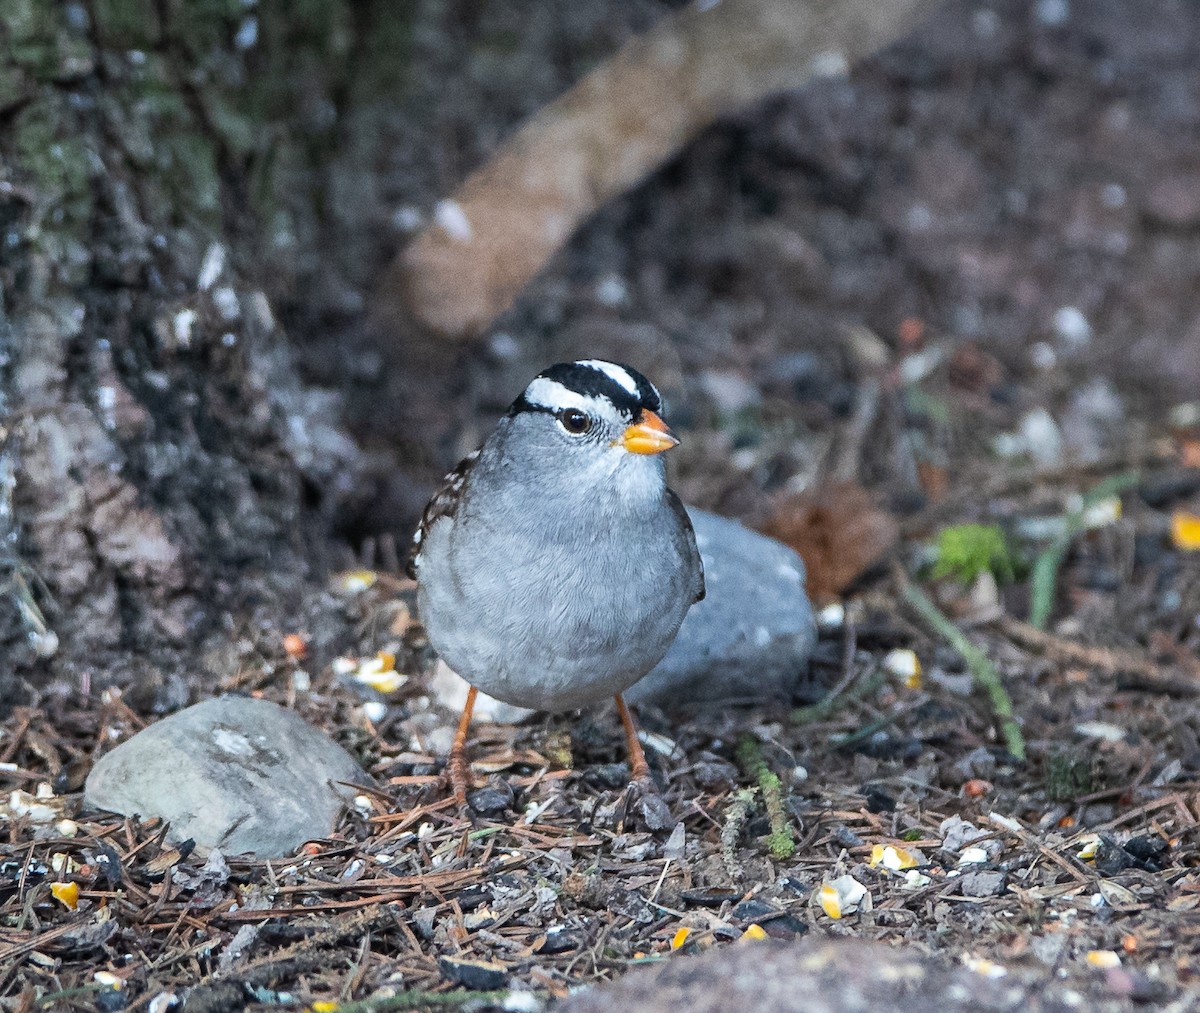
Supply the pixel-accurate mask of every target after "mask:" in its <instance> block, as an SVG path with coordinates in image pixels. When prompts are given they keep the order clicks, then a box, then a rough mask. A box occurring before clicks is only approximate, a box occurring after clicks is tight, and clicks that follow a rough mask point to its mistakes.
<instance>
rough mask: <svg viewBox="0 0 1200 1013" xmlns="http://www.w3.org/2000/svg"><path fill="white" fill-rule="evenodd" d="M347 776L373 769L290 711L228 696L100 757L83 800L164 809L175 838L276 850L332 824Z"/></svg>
mask: <svg viewBox="0 0 1200 1013" xmlns="http://www.w3.org/2000/svg"><path fill="white" fill-rule="evenodd" d="M341 781H349V782H353V783H355V784H369V783H370V778H369V777H368V776H367V774H366V773H365V772H364V771H363V770H362V768H361V767H359V765H358V764H357V763H355V762H354V759H353V757H351V756H350V754H349V753H347V752H346V751H345V750H344V749H342V747H341V746H339V745H338V744H337V743H336V742H334V741H333V740H332V739H330V738H329V737H328V736H326V735H325V734H324V733H322V732H319V731H317V729H315V728H313V727H312V726H311V725H309V724H307V723H306V722H304V721H303V720H302V719H301V718H300V717H298V716H297V715H296V714H294V713H293V712H292V711H289V710H285V709H284V708H282V707H280V706H278V705H276V704H273V703H270V702H268V701H266V700H253V699H249V698H246V697H233V696H225V697H220V698H218V699H215V700H205V701H204V702H203V703H198V704H196V705H195V706H194V707H188V708H186V709H184V710H181V711H179V712H178V713H175V714H172V715H171V716H170V717H168V718H164V719H163V720H162V721H159V722H157V723H156V724H153V725H151V726H150V727H149V728H147V729H145V730H144V731H141V732H139V733H138V734H137V735H135V736H134V737H133V738H132V739H130V740H129V741H128V742H123V743H122V744H121V745H119V746H117V748H116V749H114V750H113V751H112V752H111V753H108V754H107V755H105V756H103V757H101V758H100V761H99V762H98V763H97V764H96V766H95V767H94V768H93V769H92V772H91V773H90V774H89V775H88V779H87V784H86V786H85V788H84V802H85V804H87V805H89V806H94V807H95V808H97V809H106V810H108V811H110V812H115V813H120V814H121V815H123V816H133V815H135V814H136V815H138V816H141V817H143V818H148V817H151V816H157V817H160V818H162V819H163V820H165V821H167V822H168V823H170V831H169V833H168V838H169V839H170V840H172V841H176V842H177V841H182V840H186V839H188V838H191V839H192V840H194V841H195V842H196V844H197V846H198V847H200V848H204V849H208V848H220V849H221V851H223V852H224V853H225V854H227V855H236V854H251V855H255V856H257V857H260V858H277V857H281V856H284V855H290V854H292V853H293V852H294V851H295V850H296V848H298V847H299V846H300V845H301V844H303V843H304V842H305V841H307V840H310V839H312V838H314V837H321V836H323V835H325V834H328V833H330V832H331V831H332V830H333V829H334V827H335V825H336V822H337V819H338V814H339V813H340V811H341V810H342V808H343V807H344V805H345V803H346V801H347V800H348V799H350V798H352V797H353V796H354V790H353V789H352V788H347V787H345V786H344V785H341V784H339V783H338V782H341Z"/></svg>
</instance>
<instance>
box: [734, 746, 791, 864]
mask: <svg viewBox="0 0 1200 1013" xmlns="http://www.w3.org/2000/svg"><path fill="white" fill-rule="evenodd" d="M737 756H738V762H739V763H740V764H741V765H742V769H743V770H744V771H745V772H746V774H747V775H748V776H749V777H752V778H753V779H754V781H755V783H756V784H757V785H758V790H759V791H760V792H761V793H762V798H763V805H764V806H766V809H767V819H768V820H769V821H770V824H771V833H770V834H769V835H768V837H767V850H768V851H770V853H771V857H772V858H791V857H792V855H793V854H794V853H795V851H796V841H795V840H794V839H793V837H792V828H791V825H790V824H789V823H788V818H787V812H786V811H785V810H784V808H783V783H782V782H781V781H780V780H779V776H778V775H777V774H776V773H775V772H774V771H773V770H771V768H770V767H768V766H767V761H766V760H764V759H763V755H762V750H761V749H760V748H759V745H758V742H757V741H755V739H754V737H753V736H752V735H742V736H741V737H740V738H739V739H738V747H737Z"/></svg>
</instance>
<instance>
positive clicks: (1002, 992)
mask: <svg viewBox="0 0 1200 1013" xmlns="http://www.w3.org/2000/svg"><path fill="white" fill-rule="evenodd" d="M1006 970H1007V972H1008V973H1007V974H1006V975H1005V976H1004V977H1003V978H1000V979H998V980H994V979H991V978H987V977H985V976H984V975H982V974H979V973H977V972H976V971H972V970H968V969H967V968H965V967H952V966H947V965H946V963H945V962H944V960H942V959H939V957H937V956H931V955H930V954H928V953H925V952H924V951H923V950H922V949H921V948H920V947H917V946H911V945H903V946H889V945H888V944H886V943H876V942H864V941H861V940H857V939H812V940H808V941H805V942H802V943H783V942H774V941H764V942H757V943H754V944H752V945H751V944H748V943H746V944H743V943H738V944H736V945H734V946H722V947H715V946H714V947H713V948H712V949H711V950H709V951H708V952H706V953H702V954H700V955H698V956H694V957H692V956H672V957H671V959H670V960H664V961H661V962H660V963H656V964H652V965H650V966H648V967H639V968H637V969H635V970H632V971H630V972H629V973H628V974H625V975H622V976H621V977H619V978H617V979H616V980H615V981H607V982H604V983H603V984H597V985H592V986H590V987H589V988H586V989H583V990H582V991H579V992H576V993H575V994H574V995H571V996H569V997H568V998H566V999H564V1000H563V1001H562V1002H561V1003H559V1004H557V1005H556V1006H555V1007H554V1010H555V1013H609V1011H610V1010H622V1009H625V1010H637V1011H638V1013H678V1011H679V1010H687V1011H688V1013H726V1011H728V1010H770V1011H771V1013H863V1011H864V1010H870V1011H872V1013H894V1011H900V1010H922V1009H935V1010H938V1011H940V1013H1070V1011H1071V1010H1075V1009H1078V1008H1083V1007H1084V1006H1085V1004H1086V1008H1087V1009H1088V1010H1093V1011H1096V1013H1101V1011H1104V1013H1108V1011H1115V1010H1128V1009H1129V1008H1130V1006H1129V1005H1128V1002H1127V1001H1122V1000H1119V999H1116V1000H1114V999H1110V998H1109V997H1108V996H1103V992H1100V993H1099V994H1100V995H1101V996H1102V998H1100V999H1099V1001H1097V999H1096V998H1095V993H1094V994H1093V996H1092V997H1089V998H1088V999H1087V1000H1083V999H1082V998H1081V996H1080V991H1082V990H1084V989H1086V988H1087V986H1086V985H1085V986H1083V988H1081V984H1080V981H1078V980H1075V981H1060V980H1058V978H1057V977H1056V976H1055V973H1054V971H1053V970H1051V969H1049V968H1044V967H1042V968H1039V967H1036V966H1032V967H1031V966H1029V965H1022V964H1019V963H1012V964H1009V965H1007V967H1006ZM1097 991H1099V990H1097ZM1106 999H1107V1000H1108V1001H1105V1000H1106Z"/></svg>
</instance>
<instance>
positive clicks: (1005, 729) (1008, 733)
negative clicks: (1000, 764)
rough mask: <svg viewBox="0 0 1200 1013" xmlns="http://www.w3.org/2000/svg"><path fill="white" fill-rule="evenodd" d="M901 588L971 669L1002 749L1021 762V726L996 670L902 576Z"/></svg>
mask: <svg viewBox="0 0 1200 1013" xmlns="http://www.w3.org/2000/svg"><path fill="white" fill-rule="evenodd" d="M900 586H901V591H902V593H903V595H904V600H905V601H906V602H908V603H909V604H910V605H911V606H912V607H913V608H914V609H915V610H916V611H917V614H918V615H920V617H921V618H922V619H924V620H925V622H927V623H928V624H929V625H930V626H932V627H933V629H934V631H935V632H936V633H937V634H938V635H939V636H940V637H942V639H944V640H945V641H946V642H947V643H948V644H949V645H950V646H951V647H953V648H954V649H955V650H956V651H958V653H959V654H961V655H962V658H963V660H964V661H965V662H966V663H967V668H968V669H970V671H971V675H972V676H973V677H974V679H975V684H976V685H978V686H981V687H982V688H983V689H984V690H985V691H986V692H987V695H988V699H989V700H990V701H991V704H992V713H993V714H995V715H996V718H997V720H998V721H999V723H1000V732H1001V734H1002V735H1003V736H1004V745H1005V748H1006V749H1007V750H1008V751H1009V752H1010V753H1012V755H1013V756H1015V757H1016V758H1017V759H1019V760H1024V759H1025V736H1024V735H1022V734H1021V726H1020V725H1019V724H1018V723H1017V719H1016V716H1015V715H1014V713H1013V705H1012V698H1011V697H1009V695H1008V690H1006V689H1005V688H1004V683H1003V682H1001V680H1000V673H999V672H998V671H996V666H995V665H993V664H992V663H991V661H989V660H988V657H987V655H986V654H984V653H983V651H981V650H980V649H979V648H978V647H976V646H975V645H974V644H973V643H971V641H969V640H968V639H967V638H966V637H965V636H963V634H962V631H961V630H959V628H958V627H957V626H955V625H954V624H953V623H952V622H951V621H950V620H949V619H947V618H946V617H945V616H944V615H942V613H941V611H940V610H939V609H938V607H937V606H936V605H935V604H934V603H933V602H932V601H931V600H930V599H929V597H928V596H927V595H926V594H925V593H924V592H923V591H921V590H920V589H919V588H918V587H916V585H914V584H911V583H909V581H908V579H907V578H906V577H904V576H903V574H901V581H900Z"/></svg>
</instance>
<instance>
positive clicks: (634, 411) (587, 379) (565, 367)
mask: <svg viewBox="0 0 1200 1013" xmlns="http://www.w3.org/2000/svg"><path fill="white" fill-rule="evenodd" d="M613 365H619V366H620V368H621V369H623V370H624V371H625V372H626V373H628V374H629V378H630V379H631V380H632V381H633V382H634V384H635V385H636V386H637V394H633V393H632V392H631V391H629V390H628V389H626V388H625V387H623V386H622V385H621V384H619V383H618V382H617V381H616V380H614V379H613V378H612V377H611V376H609V375H608V374H607V373H605V372H604V371H603V370H601V369H597V368H596V367H594V366H589V365H586V364H584V363H582V362H560V363H557V364H555V365H553V366H550V367H549V368H548V369H544V370H542V372H541V373H539V374H538V377H539V378H543V379H546V380H553V381H555V382H556V383H560V384H562V385H563V386H564V387H566V388H567V389H568V390H570V391H574V392H575V393H577V394H582V395H585V396H587V397H603V398H605V399H607V400H608V401H609V402H611V403H612V405H613V407H615V408H616V409H617V411H619V412H620V413H621V414H622V415H623V416H624V417H626V418H627V419H629V420H630V421H631V422H632V421H633V420H634V419H636V418H637V417H638V415H640V414H641V412H642V410H643V409H648V410H649V411H652V412H654V413H656V414H657V413H659V412H661V411H662V398H661V397H660V396H659V394H658V390H657V389H656V388H655V387H654V384H652V383H651V382H650V381H649V380H647V379H646V378H645V377H644V376H642V374H641V373H639V372H638V371H637V370H636V369H633V368H631V367H629V366H625V365H622V364H620V363H613ZM522 411H549V412H550V414H554V409H552V408H550V409H548V408H546V406H543V405H539V404H535V403H533V402H531V401H529V400H528V399H527V398H526V397H525V395H524V394H522V395H521V396H520V397H519V398H517V400H516V401H514V402H513V405H512V407H511V408H510V409H509V414H515V413H516V412H522Z"/></svg>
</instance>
